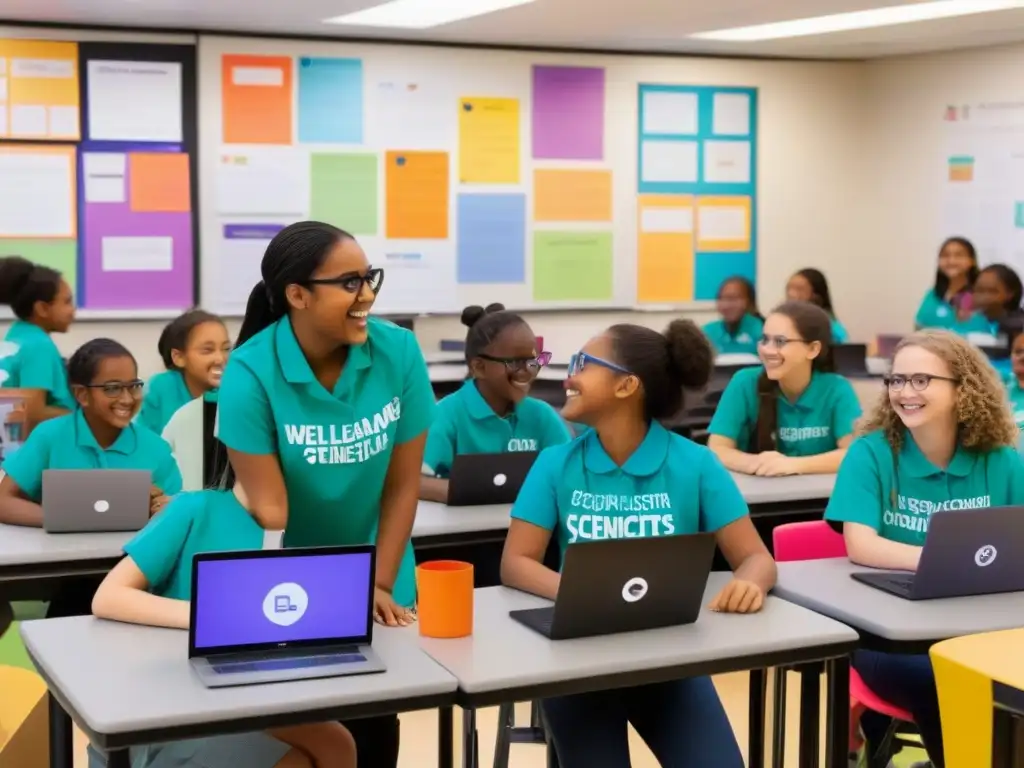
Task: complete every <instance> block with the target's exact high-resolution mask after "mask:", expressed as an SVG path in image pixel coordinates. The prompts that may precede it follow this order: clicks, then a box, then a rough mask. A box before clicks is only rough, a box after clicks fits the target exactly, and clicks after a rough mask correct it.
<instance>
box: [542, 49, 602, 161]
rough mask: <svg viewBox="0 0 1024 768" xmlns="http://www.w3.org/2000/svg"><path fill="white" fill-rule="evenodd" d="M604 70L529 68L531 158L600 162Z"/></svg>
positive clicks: (593, 68) (550, 67)
mask: <svg viewBox="0 0 1024 768" xmlns="http://www.w3.org/2000/svg"><path fill="white" fill-rule="evenodd" d="M604 76H605V75H604V69H601V68H598V67H555V66H535V67H534V68H533V157H534V158H535V159H538V160H601V159H603V158H604Z"/></svg>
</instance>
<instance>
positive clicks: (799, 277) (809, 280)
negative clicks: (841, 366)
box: [786, 268, 850, 344]
mask: <svg viewBox="0 0 1024 768" xmlns="http://www.w3.org/2000/svg"><path fill="white" fill-rule="evenodd" d="M786 300H787V301H809V302H810V303H811V304H816V305H817V306H819V307H821V308H822V309H824V310H825V311H826V312H827V313H828V317H829V320H830V322H831V326H832V343H833V344H845V343H846V342H847V341H849V338H850V335H849V334H848V333H847V332H846V328H844V327H843V324H842V323H840V322H839V320H838V319H837V318H836V312H835V310H834V309H833V308H832V292H831V291H829V289H828V279H827V278H826V277H825V273H824V272H822V271H821V270H819V269H812V268H807V269H801V270H800V271H799V272H797V273H796V274H795V275H793V276H792V277H791V278H789V282H788V283H786Z"/></svg>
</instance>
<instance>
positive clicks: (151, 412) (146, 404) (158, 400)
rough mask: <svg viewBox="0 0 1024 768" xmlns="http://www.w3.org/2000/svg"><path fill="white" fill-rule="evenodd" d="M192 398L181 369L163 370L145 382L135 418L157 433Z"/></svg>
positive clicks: (159, 432) (161, 430) (160, 431)
mask: <svg viewBox="0 0 1024 768" xmlns="http://www.w3.org/2000/svg"><path fill="white" fill-rule="evenodd" d="M192 399H193V398H192V393H191V392H189V391H188V387H187V386H186V385H185V375H184V374H183V373H182V372H181V371H163V372H162V373H158V374H157V375H156V376H154V377H152V378H151V379H150V380H149V381H148V382H146V394H145V395H143V397H142V407H141V408H140V409H139V415H138V416H136V419H137V420H138V422H139V423H140V424H142V425H143V426H145V427H148V428H149V429H150V430H152V431H153V432H156V433H157V434H158V435H159V434H161V433H162V432H163V431H164V427H166V426H167V422H168V421H170V420H171V416H173V415H174V414H175V412H176V411H177V410H178V409H179V408H181V407H182V406H183V405H185V404H186V403H188V402H189V401H191V400H192Z"/></svg>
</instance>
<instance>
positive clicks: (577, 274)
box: [533, 231, 612, 301]
mask: <svg viewBox="0 0 1024 768" xmlns="http://www.w3.org/2000/svg"><path fill="white" fill-rule="evenodd" d="M533 297H534V298H535V299H536V300H537V301H571V300H593V301H602V300H608V299H611V298H612V234H611V232H549V231H541V232H534V233H533Z"/></svg>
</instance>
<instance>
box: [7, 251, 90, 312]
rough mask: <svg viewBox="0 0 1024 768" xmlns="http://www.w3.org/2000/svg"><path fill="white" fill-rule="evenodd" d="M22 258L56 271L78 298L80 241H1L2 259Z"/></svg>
mask: <svg viewBox="0 0 1024 768" xmlns="http://www.w3.org/2000/svg"><path fill="white" fill-rule="evenodd" d="M3 256H21V257H22V258H25V259H28V260H29V261H33V262H35V263H36V264H41V265H42V266H44V267H49V268H50V269H56V270H57V271H58V272H60V273H61V274H62V275H63V276H64V280H65V281H67V284H68V285H69V286H71V292H72V293H73V294H74V295H75V298H76V299H79V301H78V302H77V303H79V304H80V303H81V301H80V297H79V296H78V241H77V240H70V239H67V238H53V239H48V238H24V239H12V240H8V239H7V238H3V239H0V257H3Z"/></svg>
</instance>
